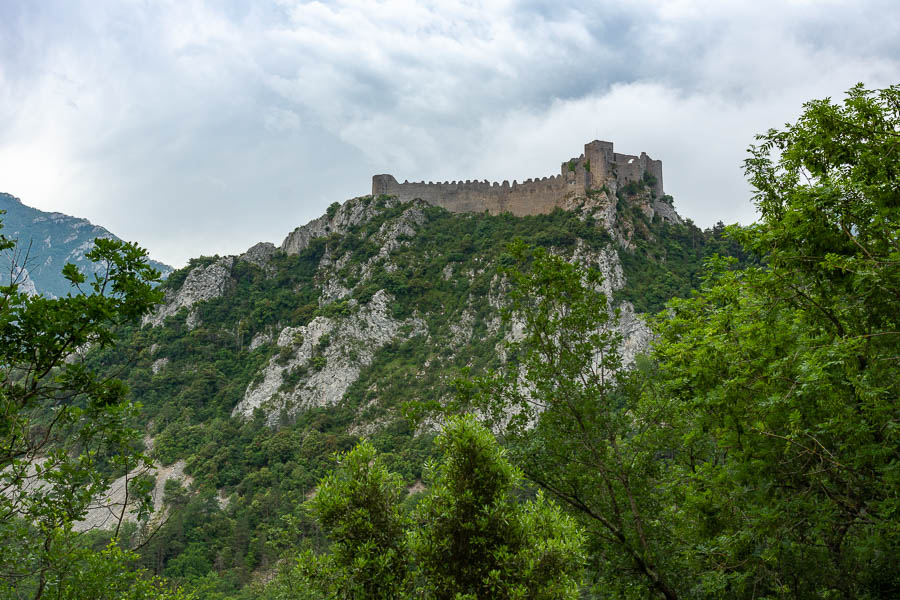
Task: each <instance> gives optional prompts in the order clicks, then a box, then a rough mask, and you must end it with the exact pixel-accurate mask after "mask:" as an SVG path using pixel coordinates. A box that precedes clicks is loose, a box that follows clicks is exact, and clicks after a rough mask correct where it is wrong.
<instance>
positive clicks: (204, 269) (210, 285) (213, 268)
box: [142, 256, 234, 328]
mask: <svg viewBox="0 0 900 600" xmlns="http://www.w3.org/2000/svg"><path fill="white" fill-rule="evenodd" d="M233 265H234V257H233V256H226V257H224V258H220V259H219V260H217V261H216V262H214V263H212V264H210V265H206V266H198V267H194V268H193V269H192V270H191V272H190V273H188V276H187V277H186V278H185V280H184V283H183V284H182V286H181V288H180V289H179V290H178V291H177V292H175V293H172V292H169V293H167V294H166V299H165V300H164V302H163V304H162V305H161V306H159V308H157V309H156V312H154V313H153V314H151V315H147V316H146V317H144V319H143V321H142V324H143V325H147V324H148V323H149V324H150V325H152V326H153V327H157V326H159V325H162V323H163V321H165V320H166V318H167V317H169V316H172V315H174V314H175V313H177V312H178V311H179V310H181V309H182V308H190V307H191V306H193V305H194V304H195V303H197V302H200V301H202V300H212V299H213V298H218V297H219V296H221V295H222V294H224V293H225V288H226V286H227V283H228V281H229V280H230V279H231V267H232V266H233ZM192 315H193V317H191V316H190V315H189V320H190V322H189V323H188V327H190V328H193V327H194V326H196V325H197V323H198V320H197V316H196V314H194V313H192Z"/></svg>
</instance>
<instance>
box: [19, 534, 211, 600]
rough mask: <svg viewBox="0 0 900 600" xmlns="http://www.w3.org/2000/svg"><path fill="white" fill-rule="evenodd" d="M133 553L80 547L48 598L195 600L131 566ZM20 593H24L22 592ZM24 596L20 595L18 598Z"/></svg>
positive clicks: (50, 588) (111, 547)
mask: <svg viewBox="0 0 900 600" xmlns="http://www.w3.org/2000/svg"><path fill="white" fill-rule="evenodd" d="M136 558H137V555H136V554H135V553H133V552H129V551H126V550H123V549H121V548H120V547H119V546H117V545H116V544H115V543H110V544H109V545H108V546H107V547H106V548H104V549H103V550H101V551H100V552H97V551H95V550H93V549H90V548H78V549H75V550H73V551H72V553H71V554H70V555H69V556H68V557H67V558H66V565H65V570H64V571H63V572H62V573H61V574H60V576H59V577H58V578H56V579H54V580H53V581H52V582H51V583H50V584H49V585H48V587H47V589H46V596H47V597H48V598H59V599H60V600H192V599H193V598H196V596H195V595H194V594H193V593H189V592H186V591H185V590H184V589H182V588H180V587H173V586H171V585H169V584H168V583H167V582H166V581H165V580H163V579H160V578H154V577H147V576H146V573H145V572H143V571H141V570H133V569H132V568H131V564H132V563H133V561H134V560H135V559H136ZM20 591H21V590H20ZM16 597H17V598H18V597H21V596H16Z"/></svg>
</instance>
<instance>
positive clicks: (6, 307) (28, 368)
mask: <svg viewBox="0 0 900 600" xmlns="http://www.w3.org/2000/svg"><path fill="white" fill-rule="evenodd" d="M12 246H13V242H11V241H9V240H7V239H6V238H5V237H3V236H2V235H0V250H8V249H9V248H11V247H12ZM86 256H87V258H88V259H89V260H91V261H93V262H94V263H96V264H97V265H98V266H99V268H98V269H97V270H96V272H94V273H93V274H92V275H91V276H90V280H88V277H87V276H85V275H84V274H83V273H81V272H80V271H79V270H78V269H77V268H76V267H75V266H74V265H72V264H67V265H66V266H65V267H64V268H63V275H64V276H65V278H66V279H67V280H68V281H69V283H70V285H71V286H72V288H71V291H72V292H75V293H74V294H73V293H69V294H67V295H66V296H64V297H62V298H56V299H50V298H46V297H44V296H37V295H35V296H29V295H27V294H25V293H24V292H22V291H21V290H20V289H19V285H18V282H17V281H16V280H15V279H14V280H13V281H12V282H11V283H10V285H6V286H2V287H0V411H2V413H3V419H2V421H0V490H2V493H0V593H3V594H6V593H14V594H16V597H33V598H40V597H42V596H43V595H45V594H48V593H49V592H50V591H51V590H57V591H58V590H62V589H63V588H64V587H65V585H67V584H65V581H66V580H67V579H66V578H67V577H69V576H70V575H71V574H72V573H75V572H78V573H81V574H82V575H83V576H85V577H96V576H99V575H97V574H96V573H93V571H91V569H92V568H93V567H92V565H93V564H94V563H92V562H91V561H92V559H91V554H90V553H85V552H84V551H83V549H82V543H81V541H80V539H79V537H78V535H77V534H76V533H75V532H73V525H74V524H75V523H76V522H77V521H79V520H80V519H81V518H83V517H84V516H85V514H86V512H87V509H88V506H89V505H91V504H92V503H93V502H94V501H96V500H97V498H98V496H99V495H100V494H101V493H102V492H104V491H105V490H106V487H107V486H108V484H109V482H110V481H111V480H112V478H113V477H114V476H116V475H119V474H123V473H126V472H129V471H131V470H133V469H134V468H135V467H138V466H140V465H145V464H147V463H146V457H145V456H144V455H143V454H142V453H141V452H140V451H139V448H138V439H139V437H138V432H137V431H136V430H135V429H133V428H132V427H131V426H130V423H129V420H130V419H131V418H133V416H134V415H135V414H136V411H137V409H138V406H137V405H135V404H134V403H132V402H131V401H130V400H129V399H128V398H127V388H126V387H125V386H124V385H123V384H122V383H121V382H120V381H118V380H116V379H112V378H108V377H106V376H105V375H104V374H102V373H100V372H99V371H96V370H93V369H91V368H89V367H88V366H86V365H85V364H84V363H83V362H82V360H80V358H79V352H81V351H83V350H84V349H85V348H86V347H88V346H94V347H97V348H104V347H109V346H111V345H112V344H113V342H114V340H115V337H114V334H113V329H114V328H115V327H118V326H120V325H122V324H124V323H128V322H132V321H134V320H136V319H137V318H139V317H141V316H142V315H143V314H145V313H147V312H148V311H149V310H150V309H151V308H152V307H153V305H154V304H155V302H157V301H158V299H159V298H160V294H159V293H158V292H157V291H155V290H154V289H153V287H152V286H153V283H155V282H156V281H158V278H159V273H158V271H156V270H154V269H152V268H151V267H150V266H148V264H147V256H146V252H145V251H144V250H142V249H140V248H138V247H137V246H135V245H134V244H128V243H125V242H122V241H119V240H111V239H103V238H98V239H96V240H95V241H94V247H93V249H92V250H90V251H89V252H88V253H87V254H86ZM144 492H145V493H144V494H138V495H137V497H135V498H134V500H135V501H138V502H139V505H140V506H141V512H142V513H144V514H146V510H147V502H148V501H149V494H147V493H146V492H147V490H146V489H144ZM92 573H93V574H92ZM53 593H54V594H56V592H53ZM59 593H62V592H59ZM66 597H69V596H66Z"/></svg>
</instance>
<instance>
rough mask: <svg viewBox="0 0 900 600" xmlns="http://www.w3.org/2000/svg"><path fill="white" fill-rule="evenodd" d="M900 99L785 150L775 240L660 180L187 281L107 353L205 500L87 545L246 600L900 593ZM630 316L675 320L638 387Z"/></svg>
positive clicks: (373, 204)
mask: <svg viewBox="0 0 900 600" xmlns="http://www.w3.org/2000/svg"><path fill="white" fill-rule="evenodd" d="M898 105H900V89H897V88H890V89H887V90H881V91H878V92H869V91H866V90H864V89H862V88H856V89H854V90H852V91H851V93H850V94H849V95H848V98H847V100H846V101H845V102H844V103H843V104H834V103H832V102H830V101H827V100H826V101H820V102H813V103H810V104H808V105H807V106H806V110H805V111H804V114H803V115H802V117H801V119H800V120H799V121H798V122H797V123H796V124H795V125H790V126H788V127H787V128H786V129H785V130H784V131H780V132H779V131H771V132H769V133H768V134H766V135H764V136H762V137H761V138H760V139H759V143H758V145H757V146H754V147H752V149H751V158H750V159H749V160H748V161H747V163H746V169H747V174H748V177H749V178H750V180H751V183H752V184H753V185H754V186H755V188H756V190H757V195H756V201H757V205H758V207H759V209H760V214H761V219H760V222H759V223H757V224H755V225H753V226H750V227H748V228H743V229H742V228H739V227H731V228H727V229H726V228H724V227H720V226H717V227H716V228H714V229H712V230H709V231H706V232H703V231H700V230H698V229H697V228H696V227H694V226H693V224H691V223H690V222H689V221H688V222H686V223H683V224H679V223H668V222H663V221H662V220H661V219H658V218H654V217H653V216H648V215H653V211H652V210H645V208H646V207H645V206H644V202H643V201H644V200H645V199H646V197H647V196H646V194H647V190H646V186H642V185H641V184H640V182H638V183H636V184H635V185H634V186H632V188H631V189H627V190H626V189H622V190H619V192H620V193H619V197H618V198H616V197H611V194H610V193H609V192H608V190H607V191H604V192H601V193H598V194H597V195H596V196H595V197H591V198H587V199H586V201H585V202H584V204H583V205H581V206H579V207H577V208H576V209H574V210H571V211H561V210H560V211H556V212H554V213H551V214H547V215H538V216H533V217H524V218H519V217H513V216H511V215H508V214H502V215H497V216H492V215H489V214H453V213H449V212H447V211H444V210H442V209H440V208H436V207H432V206H428V205H425V204H424V203H421V202H416V201H413V202H399V201H397V200H396V199H392V198H387V197H381V198H371V197H367V198H358V199H354V200H351V201H348V203H347V204H345V205H344V206H343V207H341V206H338V207H331V208H329V213H328V215H326V216H327V218H328V219H329V222H328V223H329V225H328V226H331V225H332V224H334V223H337V222H338V221H339V220H340V219H341V218H343V217H344V216H346V214H348V213H349V212H350V211H351V210H352V211H356V213H355V214H360V215H365V217H364V218H360V219H357V220H354V221H352V222H351V221H348V220H345V221H342V222H344V223H345V224H344V225H342V226H341V227H340V228H336V229H332V230H330V231H329V232H328V234H327V235H325V236H322V237H318V238H314V239H311V240H307V242H308V243H307V242H304V244H302V245H298V246H297V248H298V250H297V253H296V254H285V253H280V252H274V251H273V252H272V253H271V254H270V255H268V257H267V258H265V259H264V260H258V259H256V258H252V257H250V258H247V257H238V258H236V259H234V260H232V259H228V260H225V261H223V260H221V259H218V258H202V259H198V260H196V261H192V264H191V265H189V267H188V268H186V269H184V270H182V271H180V272H176V273H174V274H173V275H172V276H171V277H170V278H169V281H168V282H167V283H166V284H165V285H164V286H163V291H164V292H166V293H169V294H170V297H173V296H172V295H173V294H174V293H175V292H177V291H179V290H180V289H182V288H183V287H184V286H187V285H189V284H190V282H192V281H195V280H197V278H194V279H192V274H194V273H199V272H200V271H203V270H205V269H209V267H211V266H215V267H216V268H215V269H214V270H210V271H208V272H209V273H212V272H213V271H214V272H215V273H219V274H221V275H222V280H221V281H216V282H214V283H215V285H214V286H213V287H214V288H215V290H217V291H216V293H215V294H206V295H204V296H203V298H204V299H202V300H198V301H196V302H193V303H189V304H185V305H184V306H183V308H181V309H180V310H179V311H178V312H176V313H175V314H174V315H172V316H168V317H167V318H165V319H164V320H162V321H161V322H160V324H159V326H152V327H151V326H146V327H143V328H139V327H137V326H136V325H134V324H131V325H129V324H123V325H122V326H121V327H120V328H119V330H118V333H119V336H120V337H119V343H118V346H117V347H116V348H115V349H110V348H96V349H95V350H94V351H93V352H91V353H89V355H88V358H87V360H88V363H87V366H88V367H89V368H90V369H92V370H93V371H94V372H98V373H99V372H116V373H118V374H119V375H120V376H121V378H122V379H123V380H124V381H125V382H127V383H128V385H129V386H130V389H131V394H132V396H131V397H132V398H135V399H140V400H141V401H142V402H143V403H144V405H145V407H144V413H143V417H142V421H138V420H133V421H131V424H132V425H133V426H135V427H136V426H138V425H141V426H145V427H144V428H145V431H146V433H147V434H148V436H149V437H148V439H151V440H152V444H153V446H152V456H153V458H154V459H156V460H157V461H159V462H160V463H161V464H169V463H172V462H174V461H176V460H184V461H186V467H185V471H186V473H187V474H188V475H189V477H190V480H187V479H185V480H182V482H181V483H179V482H177V481H175V480H172V481H169V482H168V483H167V484H166V486H165V500H166V510H165V511H164V513H163V514H162V515H157V516H156V517H155V519H154V520H152V521H150V522H145V523H138V524H136V525H123V526H122V527H121V528H120V530H119V531H117V532H116V535H115V536H113V535H112V534H111V533H106V534H104V533H94V534H91V535H90V536H88V537H81V538H79V539H80V541H81V542H82V543H86V544H87V546H82V548H85V547H86V548H88V549H90V548H94V549H96V550H97V551H100V550H101V549H102V548H103V547H105V545H106V544H107V543H108V542H109V541H110V539H111V537H115V538H116V541H117V543H118V544H119V545H121V546H129V547H134V548H137V552H138V554H139V558H138V559H137V564H138V565H139V566H141V567H143V568H145V569H147V570H148V572H149V573H152V574H157V575H164V576H166V577H168V578H171V579H172V580H175V581H177V582H180V583H182V584H184V585H186V586H188V587H190V588H192V589H194V590H196V591H197V593H199V594H201V595H202V596H203V597H205V598H221V599H225V598H245V599H249V598H257V597H259V598H263V597H266V598H267V597H303V595H304V594H306V595H310V594H311V595H312V596H314V597H334V598H361V597H411V596H413V595H415V596H416V597H419V596H424V597H435V598H437V597H455V598H458V599H459V598H467V599H468V598H475V597H478V598H481V597H488V596H490V597H510V598H513V597H515V598H529V597H535V598H565V597H573V594H576V588H578V587H580V590H579V591H578V592H577V593H578V594H580V595H581V596H582V597H597V598H602V597H621V598H647V597H665V598H693V597H698V598H708V597H719V598H757V597H767V598H776V597H783V598H795V597H809V598H819V597H860V598H881V597H892V596H896V594H897V593H898V592H900V578H898V574H897V572H896V568H894V567H893V564H892V560H893V557H894V556H896V555H897V553H898V551H900V548H898V547H897V541H896V540H897V539H900V535H898V534H900V531H898V530H897V529H898V526H897V524H896V518H895V517H896V514H897V511H898V507H897V504H896V503H897V498H898V496H900V490H898V477H897V464H898V463H900V456H898V448H900V444H898V441H900V440H898V438H897V431H898V428H897V424H898V421H900V414H898V407H897V404H896V398H897V396H898V392H900V389H898V381H897V378H896V375H895V370H896V369H895V367H896V362H897V352H896V349H897V347H898V344H897V335H898V334H897V331H898V329H900V323H898V322H897V318H898V315H897V311H896V305H897V300H898V296H900V267H898V265H900V240H898V238H897V232H898V230H900V229H898V227H897V225H898V223H897V221H898V207H900V204H898V202H897V198H898V197H900V184H898V181H900V175H898V173H897V165H896V161H891V160H889V157H891V156H893V155H894V154H895V153H896V149H897V139H898V138H897V135H898V134H897V131H898V129H900V114H898V111H897V106H898ZM617 201H618V202H617ZM609 202H613V203H616V204H617V206H615V207H612V208H613V209H614V210H613V212H612V213H610V212H608V211H607V209H609V208H610V206H609ZM357 209H358V210H357ZM611 215H612V217H613V218H610V216H611ZM513 240H516V241H515V242H514V243H512V244H510V243H509V242H511V241H513ZM251 258H252V260H251ZM704 262H705V264H706V266H704V265H703V263H704ZM203 272H207V271H203ZM217 276H218V275H217ZM610 300H612V305H610ZM623 301H624V303H623ZM628 302H631V303H633V304H634V306H636V307H637V308H638V309H639V310H641V311H650V312H656V311H657V309H662V310H660V311H659V312H658V313H657V314H656V316H654V317H652V318H651V319H650V323H651V326H652V329H653V332H654V333H655V339H654V342H653V345H652V347H651V348H649V349H647V352H646V354H645V355H643V356H638V357H637V358H636V359H634V360H633V361H632V362H630V363H629V366H628V368H627V369H623V366H625V364H626V360H625V359H626V351H627V349H628V348H629V344H633V343H637V340H639V339H646V336H644V337H640V336H638V337H635V332H636V329H639V328H641V327H644V326H643V325H641V324H640V322H638V321H632V322H631V323H630V325H628V327H626V326H625V322H626V317H627V315H629V314H630V308H629V306H630V305H629V303H628ZM375 305H378V306H379V307H380V308H381V309H383V310H380V311H374V309H373V307H374V306H375ZM617 308H618V309H620V310H619V311H617V310H616V309H617ZM610 309H612V310H610ZM376 313H377V318H378V319H379V320H378V321H375V320H372V319H374V317H371V318H369V317H366V318H362V317H363V316H365V315H375V314H376ZM367 319H368V320H367ZM376 322H378V323H381V322H384V323H386V324H388V325H390V332H391V333H390V335H389V336H386V337H385V336H382V337H380V338H378V343H377V344H375V343H367V342H361V341H360V340H373V339H375V338H374V337H372V336H368V337H367V335H366V334H365V331H364V330H365V329H366V327H371V326H372V324H373V323H376ZM38 329H40V327H38ZM313 336H314V337H313ZM382 338H383V339H382ZM311 340H314V341H311ZM364 343H365V344H367V345H365V346H364V345H363V344H364ZM632 354H633V352H632ZM627 358H628V359H629V360H631V355H630V354H629V355H627ZM347 365H353V368H349V367H348V366H347ZM461 373H465V374H466V375H465V377H463V378H460V374H461ZM273 382H274V384H272V383H273ZM269 384H272V385H269ZM266 385H268V386H269V387H265V386H266ZM261 386H262V387H261ZM316 386H318V387H316ZM323 386H325V387H323ZM329 386H330V387H329ZM326 387H327V389H329V390H333V389H338V390H339V393H336V394H333V395H332V396H333V399H332V400H329V401H328V402H327V403H319V404H316V403H315V402H313V401H311V400H310V398H315V397H318V398H322V397H325V396H324V395H318V396H316V395H315V394H313V393H312V392H311V391H310V390H313V391H315V390H321V389H326ZM258 389H263V390H266V394H267V396H268V397H267V398H266V399H264V400H263V401H262V402H259V403H256V404H253V405H252V407H251V408H250V409H249V410H247V411H245V412H242V411H236V407H240V406H244V405H247V403H246V401H247V398H248V397H249V395H250V391H252V390H258ZM332 396H329V397H332ZM472 408H475V409H477V410H475V412H474V414H477V415H479V417H480V418H482V419H484V420H486V421H488V422H489V423H490V425H491V428H492V429H491V430H492V431H494V432H495V433H496V434H497V435H498V439H499V443H501V444H502V445H503V446H504V448H505V450H500V449H499V447H498V446H497V442H496V441H495V440H494V438H493V435H492V434H490V433H488V430H486V429H484V428H482V427H480V426H479V425H477V424H476V423H474V421H473V420H472V419H471V417H470V418H459V417H456V416H455V415H454V413H456V412H460V411H461V410H465V409H472ZM410 416H413V417H417V418H422V419H423V420H420V421H419V422H418V424H416V423H413V422H411V420H410V419H409V418H407V417H410ZM443 422H446V423H448V425H447V426H446V428H445V429H444V432H443V434H442V436H441V437H439V438H438V441H437V443H435V434H436V433H438V432H440V430H441V427H440V424H441V423H443ZM334 456H337V457H338V467H337V469H335V465H334V460H333V457H334ZM426 465H428V466H426ZM94 468H100V466H99V465H98V466H97V467H94ZM110 472H111V471H110ZM520 473H521V474H524V476H525V479H524V480H520V478H519V474H520ZM541 489H542V490H543V492H539V490H541ZM544 494H546V497H545V496H544ZM550 498H552V499H553V502H551V501H550ZM562 510H565V513H563V512H562ZM20 524H21V523H20ZM448 540H449V541H452V542H453V543H449V542H448ZM448 544H449V545H448ZM82 556H88V557H89V556H92V555H91V554H90V553H88V554H84V555H82ZM582 557H583V562H584V565H585V567H586V569H585V570H584V572H583V573H580V572H579V570H578V569H577V568H576V567H577V566H578V565H580V564H581V561H582ZM582 576H583V579H582V580H581V581H579V578H580V577H582ZM270 577H274V579H271V580H269V579H268V578H270ZM457 594H458V595H457Z"/></svg>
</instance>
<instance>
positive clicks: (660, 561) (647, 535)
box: [461, 241, 677, 598]
mask: <svg viewBox="0 0 900 600" xmlns="http://www.w3.org/2000/svg"><path fill="white" fill-rule="evenodd" d="M509 250H510V260H509V261H508V265H507V267H506V268H505V269H503V274H504V276H505V277H506V280H507V282H508V284H509V286H510V291H509V298H510V305H509V309H508V310H507V311H506V314H505V319H506V321H507V323H510V324H517V325H518V326H519V327H520V328H521V331H522V336H521V338H520V339H519V340H518V341H516V342H514V343H511V344H508V347H507V357H508V359H507V361H506V364H505V367H504V369H503V370H502V372H500V373H495V374H491V375H489V376H487V377H485V378H481V379H476V380H474V381H472V382H470V383H467V384H466V383H463V384H461V386H462V387H461V392H462V396H463V397H465V398H468V399H469V400H471V401H474V402H475V403H476V405H477V406H478V407H479V408H480V409H481V411H482V414H484V415H485V416H487V417H488V418H489V419H490V420H491V422H492V423H493V424H494V425H495V426H498V427H500V428H501V429H502V431H503V438H504V442H505V444H506V446H507V447H508V448H509V450H510V454H511V457H512V459H513V462H514V463H515V464H516V465H518V466H520V467H521V468H522V469H523V471H524V473H525V475H526V476H527V477H528V478H529V479H530V480H531V481H533V482H535V483H536V484H538V485H540V486H541V487H542V488H544V489H546V490H548V491H549V492H551V493H552V494H553V495H554V496H555V497H556V498H558V499H559V500H560V501H562V502H563V503H564V504H565V505H567V506H568V507H569V508H570V509H572V510H573V511H574V512H575V514H577V515H579V517H580V520H581V523H582V524H583V525H584V526H585V528H586V533H587V535H588V536H589V539H590V540H591V544H590V546H591V548H592V550H593V553H592V557H593V562H594V564H593V567H594V576H595V578H596V585H597V587H598V589H600V590H601V591H602V593H604V594H618V593H621V594H622V595H627V594H629V593H634V590H643V591H642V592H640V593H642V594H646V593H647V590H650V591H651V592H650V593H653V594H657V595H661V596H663V597H666V598H675V597H677V592H676V589H675V582H674V580H675V579H676V577H674V576H673V575H672V572H671V571H672V567H671V563H672V562H673V554H672V552H671V547H672V542H673V537H672V531H671V529H670V528H669V526H668V523H667V522H665V521H664V520H662V519H660V518H659V517H660V515H662V514H664V513H665V506H666V502H665V500H664V495H663V494H662V492H663V490H664V487H665V473H666V471H665V469H666V465H665V463H664V462H662V461H660V460H659V449H660V448H663V449H664V448H666V445H665V441H664V438H665V435H664V434H665V433H666V431H667V430H666V429H665V428H664V427H661V426H660V425H661V424H662V423H664V422H665V421H666V416H665V411H666V410H668V405H667V404H665V403H659V404H658V405H656V406H652V407H650V409H649V410H647V411H645V412H643V413H641V414H640V415H639V414H637V413H636V410H637V409H638V403H637V401H636V400H635V399H636V398H637V397H638V396H639V394H638V393H637V392H636V391H635V390H637V389H639V387H636V388H635V390H629V388H628V387H626V386H624V385H623V380H624V376H623V374H622V372H621V370H622V358H621V354H620V351H619V346H620V344H621V342H622V336H621V335H620V333H619V332H618V329H617V327H616V326H617V324H618V317H617V313H616V311H614V310H612V308H611V306H610V304H609V302H608V299H607V297H606V295H605V294H604V293H603V292H602V282H603V276H602V274H601V273H600V271H599V270H598V269H595V268H585V267H583V266H581V265H579V264H576V263H572V262H569V261H567V260H566V259H565V258H564V257H561V256H558V255H554V254H550V253H548V252H546V251H545V250H542V249H534V250H531V249H529V248H528V247H527V246H526V245H525V244H524V243H522V242H521V241H516V242H514V243H513V244H511V245H510V248H509ZM517 328H518V327H517ZM629 391H631V392H632V393H626V392H629ZM648 406H649V405H648Z"/></svg>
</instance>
